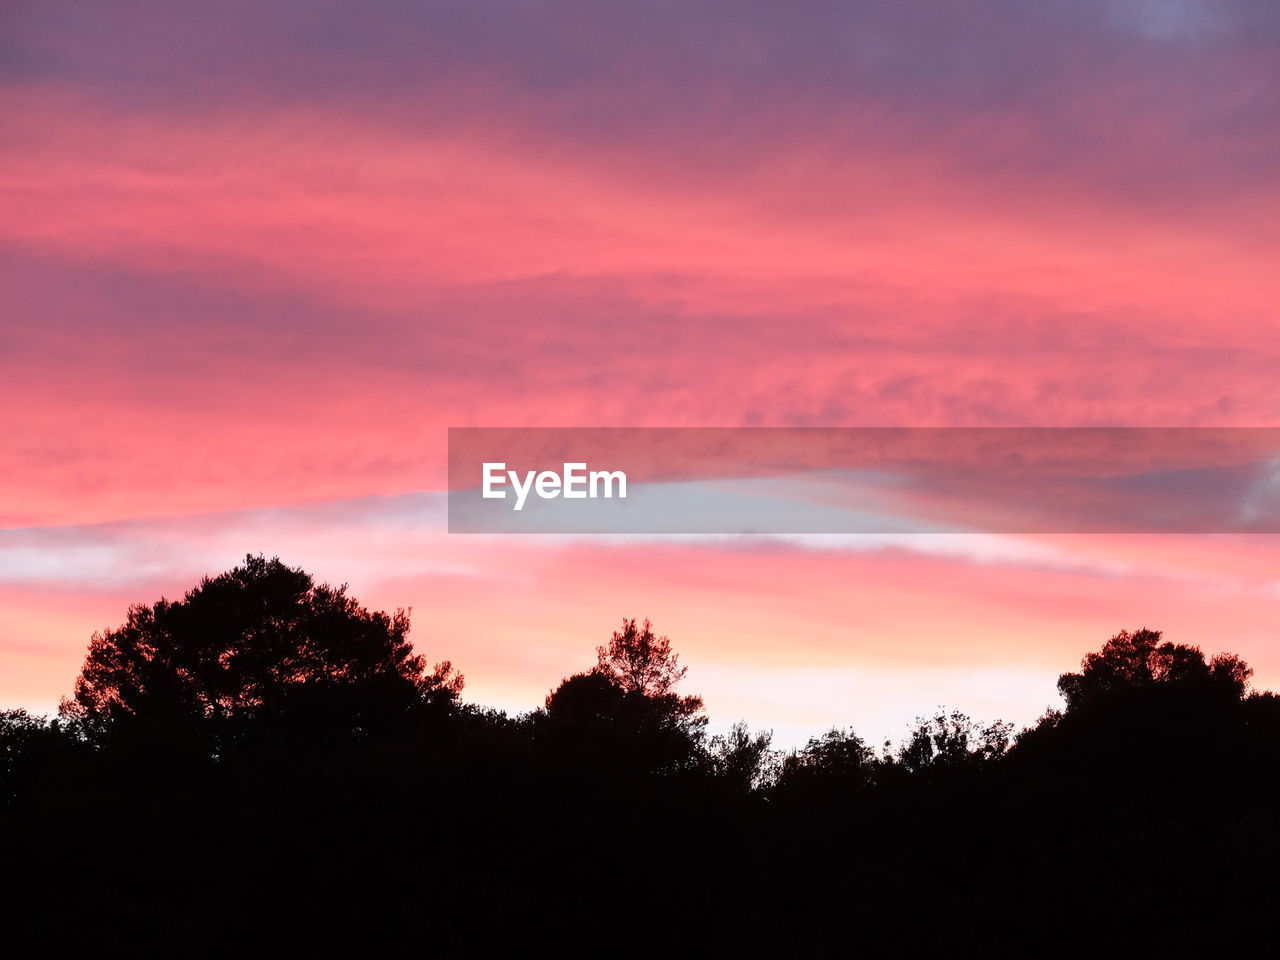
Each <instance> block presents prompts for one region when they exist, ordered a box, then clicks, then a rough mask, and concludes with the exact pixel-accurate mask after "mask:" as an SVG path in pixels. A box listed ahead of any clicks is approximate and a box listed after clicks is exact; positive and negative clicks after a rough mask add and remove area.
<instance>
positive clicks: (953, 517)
mask: <svg viewBox="0 0 1280 960" xmlns="http://www.w3.org/2000/svg"><path fill="white" fill-rule="evenodd" d="M449 530H450V532H451V533H572V534H592V533H600V534H607V533H640V534H643V533H655V534H656V533H665V534H750V533H773V534H814V533H1275V532H1280V428H1247V427H1224V428H1219V427H1214V428H1191V427H1168V428H1164V427H1092V428H1042V427H1035V428H1030V427H1027V428H1024V427H1007V428H1006V427H990V428H988V427H973V428H969V427H964V428H933V427H929V428H874V427H868V428H862V427H856V428H754V427H741V428H702V427H697V428H687V427H682V428H595V427H593V428H453V429H450V431H449Z"/></svg>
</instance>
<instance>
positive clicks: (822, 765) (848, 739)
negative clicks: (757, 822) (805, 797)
mask: <svg viewBox="0 0 1280 960" xmlns="http://www.w3.org/2000/svg"><path fill="white" fill-rule="evenodd" d="M875 768H876V759H875V753H874V752H873V751H872V750H871V748H870V747H868V746H867V744H866V743H865V742H864V741H863V740H862V738H861V737H859V736H857V735H856V734H854V732H853V731H852V730H845V729H843V728H841V727H832V728H831V729H830V730H828V731H827V732H826V733H824V734H823V735H822V736H820V737H810V738H809V742H808V743H806V744H805V746H804V749H802V750H798V751H793V752H792V753H789V754H787V756H785V757H784V758H783V760H782V767H781V769H780V770H779V773H778V786H779V788H781V789H783V790H792V791H803V792H805V793H815V792H817V793H825V794H831V795H844V794H847V793H849V792H851V791H856V790H860V789H861V788H863V787H865V786H867V785H868V784H870V783H871V782H872V780H873V779H874V776H875Z"/></svg>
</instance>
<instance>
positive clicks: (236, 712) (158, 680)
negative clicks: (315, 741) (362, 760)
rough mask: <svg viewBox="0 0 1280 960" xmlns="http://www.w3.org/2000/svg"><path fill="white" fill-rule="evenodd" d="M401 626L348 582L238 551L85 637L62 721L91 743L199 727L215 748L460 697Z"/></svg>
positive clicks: (445, 669)
mask: <svg viewBox="0 0 1280 960" xmlns="http://www.w3.org/2000/svg"><path fill="white" fill-rule="evenodd" d="M408 631H409V616H408V614H407V613H406V612H404V611H402V610H398V611H396V612H395V613H394V614H386V613H381V612H371V611H369V610H367V609H365V608H364V607H362V606H361V605H360V604H359V603H358V602H357V601H356V600H355V599H354V598H352V597H350V596H348V595H347V593H346V587H345V585H344V586H341V587H337V588H334V587H331V586H329V585H327V584H321V585H317V584H315V583H314V582H313V580H312V578H311V576H310V575H309V574H307V573H305V572H304V571H302V570H300V569H295V568H291V567H287V566H285V565H284V564H282V563H281V562H280V560H279V559H278V558H273V559H272V560H265V559H264V558H263V557H261V556H256V557H255V556H247V557H246V558H245V562H244V563H243V564H242V565H241V566H238V567H236V568H235V569H233V570H231V571H229V572H227V573H224V574H221V575H220V576H217V577H213V578H209V577H205V578H204V579H203V580H202V581H201V582H200V584H199V585H198V586H197V587H195V588H194V589H192V590H190V591H188V592H187V594H186V595H185V596H184V597H183V598H182V599H181V600H177V601H169V600H164V599H161V600H159V601H158V602H157V603H155V604H154V605H152V606H146V605H141V604H139V605H135V606H133V607H131V608H130V610H129V615H128V619H127V621H126V622H125V624H124V625H123V626H121V627H119V628H117V629H114V630H107V631H104V632H101V633H97V634H94V636H93V639H92V642H91V643H90V646H89V653H88V656H87V657H86V659H85V663H84V667H83V669H82V671H81V673H80V677H79V679H78V680H77V681H76V685H75V693H74V697H73V699H72V700H70V701H67V702H64V704H63V713H64V715H65V716H67V717H69V718H72V719H74V720H75V721H76V722H78V723H79V724H81V725H82V727H83V729H84V730H85V732H86V733H87V735H88V736H90V738H92V739H101V738H104V737H107V736H109V735H111V734H112V733H119V732H121V731H122V730H126V729H135V728H137V727H138V726H139V725H146V726H148V727H150V728H151V729H153V730H154V729H156V728H157V727H159V726H163V727H166V728H168V729H169V730H171V731H172V730H187V731H191V730H197V729H198V730H200V731H202V732H204V733H206V734H208V736H210V737H212V738H213V739H215V740H217V741H218V742H219V743H221V744H222V745H225V744H226V743H227V742H228V741H229V740H231V739H235V738H237V737H239V736H241V735H243V734H244V733H245V732H246V731H249V730H258V731H261V730H265V729H270V730H279V729H281V728H289V729H291V730H293V731H296V732H298V733H299V734H300V735H302V736H308V737H315V736H319V735H322V734H323V735H332V734H335V733H338V734H350V733H359V732H365V731H367V730H369V729H371V728H374V727H377V726H379V725H380V724H385V723H386V722H389V721H390V720H392V719H394V718H395V717H398V716H403V715H404V714H405V713H406V712H408V711H411V710H414V709H415V708H422V707H432V706H434V707H436V708H445V709H448V708H451V707H452V706H453V705H454V704H455V703H456V701H457V698H458V694H459V692H460V690H461V689H462V683H463V680H462V677H461V676H460V675H459V674H457V673H455V672H454V670H453V669H452V667H451V665H450V664H449V663H448V662H442V663H439V664H436V666H435V668H434V669H433V670H428V669H427V668H426V663H425V661H424V659H423V657H421V656H417V655H415V654H414V653H413V650H412V647H411V646H410V643H409V641H408V639H407V636H406V635H407V634H408Z"/></svg>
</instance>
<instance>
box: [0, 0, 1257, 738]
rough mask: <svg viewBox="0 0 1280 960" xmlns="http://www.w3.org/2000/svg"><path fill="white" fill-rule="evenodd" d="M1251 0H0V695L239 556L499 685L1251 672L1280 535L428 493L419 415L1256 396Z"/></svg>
mask: <svg viewBox="0 0 1280 960" xmlns="http://www.w3.org/2000/svg"><path fill="white" fill-rule="evenodd" d="M1278 91H1280V6H1277V5H1276V4H1275V3H1274V2H1273V0H1214V2H1195V0H1069V2H1068V0H1042V2H1037V3H1026V2H1012V0H987V2H981V3H979V2H972V0H954V2H946V3H938V2H936V0H935V2H913V0H892V2H867V3H858V4H851V3H838V2H805V0H801V2H796V3H786V4H782V3H756V2H751V0H735V2H706V3H687V2H681V3H664V2H654V3H644V4H638V3H623V2H610V0H590V2H587V0H582V2H553V0H548V2H539V3H533V2H515V0H510V2H501V0H494V2H485V3H476V2H461V0H460V2H449V3H431V2H413V3H411V2H405V0H399V2H396V0H369V2H365V3H361V4H349V3H338V2H327V3H326V2H316V3H310V4H305V5H304V4H296V3H285V2H262V0H257V2H212V0H204V2H200V3H180V2H151V3H146V2H128V3H119V4H114V3H113V4H102V3H92V2H86V3H67V2H58V0H43V2H22V0H9V2H6V3H5V4H3V5H2V6H0V121H2V122H0V289H3V291H4V294H3V297H2V298H0V706H25V707H29V708H31V709H36V710H51V709H54V708H56V705H57V702H58V699H59V698H60V697H61V696H63V695H65V694H68V693H69V692H70V689H71V686H72V684H73V682H74V678H75V675H76V672H77V670H78V668H79V666H80V664H81V662H82V661H83V658H84V654H85V650H86V648H87V645H88V642H89V638H90V636H91V634H92V633H93V631H95V630H100V629H104V628H109V627H112V626H115V625H118V624H119V623H121V622H123V620H124V618H125V615H126V613H127V610H128V606H129V604H131V603H135V602H147V603H150V602H153V601H154V600H156V599H158V598H159V597H161V596H166V597H170V598H173V597H177V596H179V595H181V594H182V593H183V592H184V591H185V590H187V589H188V588H190V587H191V586H193V585H194V584H195V583H196V582H197V581H198V579H199V578H200V577H201V576H203V575H205V574H216V573H218V572H221V571H223V570H226V569H229V568H230V567H231V566H233V565H234V564H235V563H236V562H238V561H239V560H241V559H242V558H243V557H244V555H245V554H246V553H259V552H261V553H265V554H267V555H268V556H272V555H279V556H280V558H281V559H282V560H284V561H285V562H286V563H289V564H291V565H294V566H301V567H303V568H305V569H306V570H308V571H309V572H311V573H313V574H314V575H315V576H316V577H317V579H319V580H323V581H329V582H332V583H344V582H345V583H348V584H349V585H350V588H351V592H352V593H353V594H354V595H355V596H357V597H358V598H359V599H360V600H361V601H362V602H364V603H365V604H367V605H369V606H373V607H378V608H384V609H394V608H400V607H404V608H411V610H412V621H413V629H412V634H411V635H412V637H413V639H414V642H415V644H416V646H417V648H418V650H419V651H420V652H422V653H424V654H426V655H427V657H428V658H429V659H431V660H436V659H449V660H451V661H452V662H453V663H454V664H455V665H456V666H457V667H458V668H459V669H460V670H462V672H463V673H464V674H465V675H466V678H467V688H466V691H465V696H466V697H467V698H468V699H470V700H473V701H476V702H481V703H488V704H494V705H498V706H502V707H504V708H507V709H511V710H523V709H529V708H532V707H534V706H537V705H539V704H540V703H541V702H542V699H543V697H545V695H546V693H547V691H548V690H549V689H550V688H551V687H553V686H554V685H555V684H556V683H557V682H558V681H559V680H560V679H561V678H562V677H563V676H565V675H567V674H570V673H573V672H576V671H578V670H581V669H584V668H586V667H589V666H590V665H591V664H592V663H593V662H594V648H595V646H596V645H597V644H599V643H602V642H604V641H606V640H607V639H608V636H609V634H610V632H611V631H612V630H614V629H615V628H616V627H617V626H618V625H619V624H620V623H621V620H622V618H624V617H638V618H643V617H646V616H647V617H650V618H651V619H652V620H653V623H654V626H655V628H656V629H657V630H658V631H659V632H661V633H666V634H668V635H669V636H670V637H671V639H672V642H673V645H674V646H675V648H676V649H677V650H678V651H679V652H680V653H681V657H682V662H684V663H686V664H687V665H688V666H689V668H690V669H689V674H688V677H687V679H686V685H687V686H688V691H687V692H697V693H700V694H702V695H703V696H704V698H705V700H706V702H707V705H708V709H709V712H710V713H711V715H712V717H713V724H714V725H716V726H717V727H720V728H722V727H724V726H726V725H727V724H728V723H730V722H732V721H734V720H738V719H745V720H747V721H748V722H749V723H750V724H751V725H752V726H753V727H764V728H770V729H773V730H774V731H775V735H776V737H777V738H778V742H779V743H784V744H792V743H802V742H803V740H804V738H806V737H807V736H809V735H811V734H817V733H820V732H822V731H823V730H825V729H826V728H828V727H830V726H832V725H842V726H852V727H853V728H854V729H855V730H856V731H857V732H859V733H860V734H862V735H863V736H865V737H867V738H868V739H870V740H872V741H873V742H874V741H878V740H880V739H882V738H884V737H899V736H902V735H903V734H905V732H906V730H907V728H908V725H909V724H910V723H911V722H912V721H913V720H914V718H915V717H916V716H917V715H920V714H925V713H930V712H932V711H933V710H934V709H935V707H936V706H938V705H940V704H946V705H948V706H954V707H958V708H961V709H964V710H966V711H967V712H969V713H970V714H972V715H973V716H975V718H978V719H982V720H991V719H995V718H997V717H1000V718H1002V719H1005V720H1010V721H1013V722H1017V723H1027V722H1031V721H1032V720H1034V719H1035V717H1036V716H1037V715H1039V713H1040V712H1041V711H1043V710H1044V709H1045V708H1046V707H1048V706H1057V705H1059V704H1060V701H1059V699H1058V698H1057V695H1056V692H1055V688H1054V683H1055V681H1056V678H1057V676H1058V674H1060V673H1062V672H1063V671H1066V670H1070V669H1073V668H1074V667H1076V666H1077V665H1078V663H1079V659H1080V657H1081V656H1082V655H1083V654H1084V653H1085V652H1087V651H1089V650H1093V649H1096V648H1098V647H1099V646H1101V644H1102V643H1103V642H1104V641H1105V640H1106V639H1107V638H1108V637H1110V636H1111V635H1112V634H1114V633H1116V632H1118V631H1119V630H1120V629H1122V628H1129V629H1136V628H1139V627H1151V628H1154V629H1162V630H1164V631H1165V635H1166V638H1168V639H1171V640H1175V641H1178V642H1182V643H1190V644H1195V645H1198V646H1201V647H1202V648H1204V649H1205V650H1206V651H1207V652H1216V651H1218V650H1230V651H1233V652H1236V653H1239V654H1240V655H1241V656H1243V657H1244V658H1245V659H1246V660H1248V661H1249V662H1250V663H1251V664H1253V666H1254V667H1255V670H1256V677H1255V680H1256V682H1257V684H1258V685H1259V686H1263V687H1266V686H1271V687H1277V686H1280V644H1277V642H1276V639H1275V637H1276V628H1277V626H1280V563H1278V562H1277V561H1280V544H1278V543H1277V539H1276V538H1275V537H1267V536H1244V535H1237V536H1228V535H1217V536H1214V535H1196V536H1191V535H1185V536H1184V535H1121V534H1110V535H1109V534H1105V533H1101V534H1088V535H1040V536H1033V535H1019V536H995V535H982V534H974V535H950V536H929V535H903V536H879V537H870V536H867V537H858V536H825V537H824V536H805V537H774V538H769V537H745V538H743V537H711V538H689V537H684V538H682V537H662V536H652V537H602V536H580V537H571V536H524V537H516V536H460V535H456V534H455V535H450V534H449V533H447V532H446V524H445V507H444V494H443V490H444V488H445V484H446V475H447V470H446V430H447V428H449V427H481V426H502V427H520V426H539V427H544V426H582V427H588V426H641V427H684V426H834V427H844V426H848V427H854V426H910V427H956V426H966V427H973V426H1037V427H1040V426H1046V427H1063V426H1072V427H1079V426H1196V427H1201V426H1251V427H1254V426H1267V427H1275V426H1280V377H1277V376H1276V372H1277V371H1278V370H1280V317H1278V316H1277V309H1278V307H1277V304H1280V296H1278V295H1280V271H1277V270H1275V268H1274V265H1275V263H1276V262H1277V260H1280V175H1278V174H1280V92H1278Z"/></svg>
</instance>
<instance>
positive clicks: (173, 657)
mask: <svg viewBox="0 0 1280 960" xmlns="http://www.w3.org/2000/svg"><path fill="white" fill-rule="evenodd" d="M409 627H410V623H409V617H408V615H407V614H406V613H404V612H403V611H397V612H395V613H393V614H388V613H385V612H378V611H370V610H368V609H366V608H365V607H363V606H362V605H361V604H360V603H359V602H357V601H356V600H355V599H354V598H353V597H351V596H350V595H349V594H348V593H347V591H346V588H345V587H337V588H335V587H332V586H329V585H327V584H317V583H315V581H314V580H313V578H312V577H311V576H310V575H309V574H307V573H306V572H304V571H302V570H300V569H295V568H291V567H288V566H286V565H285V564H283V563H281V562H280V561H279V560H278V559H272V560H267V559H265V558H264V557H262V556H249V557H246V558H245V561H244V563H243V564H241V565H240V566H237V567H236V568H235V569H233V570H231V571H228V572H226V573H224V574H222V575H220V576H217V577H206V578H205V579H203V580H202V581H201V582H200V583H199V584H198V585H197V586H196V587H194V588H193V589H192V590H190V591H188V592H187V593H186V595H185V596H184V597H182V598H181V599H179V600H175V601H168V600H163V599H162V600H160V601H158V602H156V603H154V604H151V605H143V604H139V605H135V606H133V607H131V608H130V609H129V611H128V614H127V618H126V621H125V623H124V624H122V625H121V626H119V627H118V628H116V629H112V630H106V631H102V632H100V633H97V634H95V635H94V636H93V638H92V640H91V642H90V646H89V650H88V654H87V656H86V659H85V663H84V666H83V668H82V670H81V672H80V675H79V676H78V678H77V679H76V681H75V685H74V688H73V691H72V693H71V695H70V696H69V697H68V698H67V699H66V700H64V701H63V704H62V706H61V709H60V710H59V712H58V715H57V716H56V717H53V718H44V717H36V716H32V715H30V714H28V713H26V712H25V711H21V710H11V711H7V712H3V713H0V863H3V864H4V866H5V869H4V872H3V875H4V877H5V880H4V884H5V890H4V900H5V902H6V903H7V905H8V906H9V907H10V908H11V915H12V916H14V917H16V918H19V920H18V923H19V924H20V925H21V926H25V927H28V928H30V930H31V931H32V932H33V933H35V935H37V936H40V935H43V936H46V937H48V938H51V939H50V940H49V942H50V943H51V944H55V945H57V946H58V947H60V948H61V949H65V950H70V949H94V950H97V951H98V952H105V953H107V954H109V955H110V954H111V953H120V954H128V955H130V956H148V955H156V956H161V955H163V956H175V955H177V956H205V955H213V954H223V953H225V952H227V951H228V950H234V949H243V948H244V945H245V944H246V943H254V944H257V945H259V946H262V945H270V944H275V945H277V946H279V947H280V948H281V949H290V950H291V951H292V950H297V949H300V948H306V947H311V948H312V949H320V950H323V951H325V952H328V951H331V950H335V949H338V948H340V947H344V946H345V947H346V948H347V949H360V950H362V951H364V952H367V951H371V950H384V949H385V950H391V949H396V950H402V949H405V948H411V947H422V948H430V949H433V950H435V949H447V950H450V951H465V952H472V953H481V954H484V953H489V952H493V951H495V950H498V949H502V950H503V951H504V952H505V951H509V950H511V949H520V950H522V951H524V950H526V949H533V948H534V947H535V946H536V947H537V948H538V949H539V950H542V949H551V950H554V951H555V952H558V953H567V954H570V955H579V954H592V955H597V954H604V955H613V954H621V955H631V954H640V953H656V952H665V953H674V954H675V955H686V954H692V953H697V952H707V951H710V950H715V951H717V952H726V951H727V952H735V953H741V954H745V955H764V954H770V955H782V956H835V955H841V956H843V955H847V954H848V953H850V952H854V951H863V952H873V953H880V952H894V953H899V952H915V951H919V950H923V949H944V950H948V951H950V952H954V951H956V950H961V949H963V950H970V949H976V948H981V949H984V950H986V951H989V952H995V953H1006V952H1019V953H1023V952H1026V951H1029V950H1036V951H1037V952H1045V950H1046V949H1047V947H1048V946H1049V945H1052V947H1053V948H1054V950H1055V951H1056V950H1057V949H1061V948H1068V947H1075V948H1083V947H1085V946H1087V945H1092V944H1097V943H1099V942H1105V943H1106V944H1107V945H1108V946H1109V947H1131V948H1133V949H1142V950H1144V951H1151V950H1154V949H1164V948H1177V949H1180V950H1181V949H1186V948H1187V947H1189V946H1190V945H1193V944H1203V945H1205V946H1206V947H1208V946H1216V947H1221V946H1223V945H1224V943H1225V942H1226V941H1227V940H1229V938H1230V937H1232V936H1234V935H1236V933H1238V932H1239V931H1241V930H1242V929H1244V928H1245V927H1247V926H1248V925H1249V924H1250V923H1252V922H1262V920H1263V919H1264V918H1266V917H1267V916H1269V915H1270V913H1269V911H1271V910H1272V906H1271V904H1272V900H1273V896H1274V880H1273V879H1271V878H1272V877H1273V875H1274V872H1275V869H1276V865H1277V861H1276V854H1277V853H1278V852H1280V803H1277V801H1278V800H1280V776H1278V774H1280V762H1278V761H1280V699H1278V698H1277V697H1276V696H1275V695H1274V694H1272V693H1269V692H1263V691H1256V690H1252V689H1251V688H1250V679H1251V670H1250V668H1249V666H1248V665H1247V664H1246V663H1244V662H1243V661H1242V660H1240V659H1239V658H1238V657H1237V656H1235V655H1233V654H1229V653H1222V654H1218V655H1216V656H1213V657H1206V656H1205V655H1204V654H1203V653H1202V652H1201V651H1200V649H1198V648H1197V647H1194V646H1188V645H1184V644H1179V643H1173V642H1170V641H1167V640H1165V639H1164V638H1163V636H1162V635H1161V633H1160V632H1158V631H1154V630H1148V629H1141V630H1136V631H1128V630H1122V631H1120V632H1119V633H1117V634H1116V635H1114V636H1112V637H1111V638H1110V639H1108V640H1107V641H1106V642H1105V643H1104V644H1103V645H1102V646H1101V648H1100V649H1098V650H1097V651H1094V652H1090V653H1088V654H1086V655H1085V657H1084V658H1083V660H1082V661H1081V664H1080V666H1079V669H1078V670H1075V671H1071V672H1067V673H1064V674H1062V676H1061V677H1060V678H1059V680H1058V690H1059V692H1060V694H1061V695H1062V699H1063V706H1062V708H1061V709H1058V710H1050V711H1048V712H1046V714H1045V715H1044V716H1043V717H1041V718H1040V719H1039V721H1038V722H1036V723H1035V724H1033V725H1031V726H1030V727H1027V728H1025V729H1022V730H1015V729H1014V727H1013V726H1012V725H1010V724H1005V723H1001V722H995V723H991V724H980V723H977V722H975V721H973V720H972V719H971V718H969V717H968V716H966V715H965V714H963V713H961V712H959V711H954V710H943V709H939V710H937V711H936V712H935V713H934V714H932V715H930V716H927V717H924V718H922V719H921V720H920V721H919V722H918V724H917V725H916V727H915V728H914V729H913V730H912V731H911V733H910V735H909V736H908V737H907V738H906V739H905V740H904V741H903V742H902V743H899V744H888V743H886V744H881V745H876V746H873V745H872V744H869V743H867V742H865V741H864V740H863V739H862V738H860V737H859V736H858V735H857V734H856V732H854V731H853V730H850V729H844V728H835V729H832V730H829V731H827V732H825V733H823V734H821V735H819V736H815V737H813V738H812V739H810V740H809V741H808V743H807V744H806V745H805V746H804V747H802V748H799V749H795V750H787V751H780V750H775V749H773V747H772V743H771V737H770V734H769V733H768V732H767V731H752V730H750V729H748V727H747V726H746V725H745V724H741V723H739V724H736V725H734V726H733V727H732V728H731V729H730V730H729V731H728V732H727V733H724V734H719V735H710V734H709V733H708V731H707V715H706V712H705V706H704V704H703V702H702V700H701V699H700V698H699V697H697V696H696V695H692V694H687V693H683V692H681V691H679V690H678V689H677V688H678V687H679V686H680V684H681V681H682V680H684V679H685V676H686V670H687V668H686V667H684V666H683V665H681V663H680V659H679V655H678V654H677V653H676V652H675V651H674V650H673V649H672V645H671V642H670V640H669V639H668V638H667V637H665V636H661V635H659V634H657V633H655V631H654V629H653V626H652V624H651V623H650V622H649V621H648V620H644V621H641V622H637V621H636V620H631V619H626V620H623V622H622V625H621V628H620V629H618V630H616V631H614V632H613V634H612V636H611V637H610V638H609V639H608V641H607V642H606V643H604V644H602V645H601V646H599V647H598V648H597V649H596V651H595V663H594V665H591V666H589V667H587V669H584V670H583V671H582V672H580V673H577V674H575V675H573V676H570V677H567V678H565V679H563V680H562V681H561V682H560V683H559V684H558V685H557V686H556V687H555V688H554V689H553V690H551V691H550V692H549V694H548V695H547V697H546V700H545V703H544V704H543V706H542V707H541V708H539V709H537V710H533V711H530V712H528V713H525V714H520V715H515V716H513V715H509V714H507V713H505V712H502V711H497V710H493V709H488V708H483V707H478V706H475V705H471V704H467V703H465V702H464V700H463V698H462V692H463V690H464V678H463V676H462V675H461V674H460V673H458V671H457V670H456V669H455V668H454V667H453V665H452V664H451V663H449V662H447V661H441V662H437V663H434V664H432V663H429V662H428V661H427V660H426V659H425V658H424V657H423V656H421V655H419V654H416V653H415V652H414V650H413V647H412V646H411V644H410V642H409V639H408V633H409ZM61 949H60V950H59V952H61Z"/></svg>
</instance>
